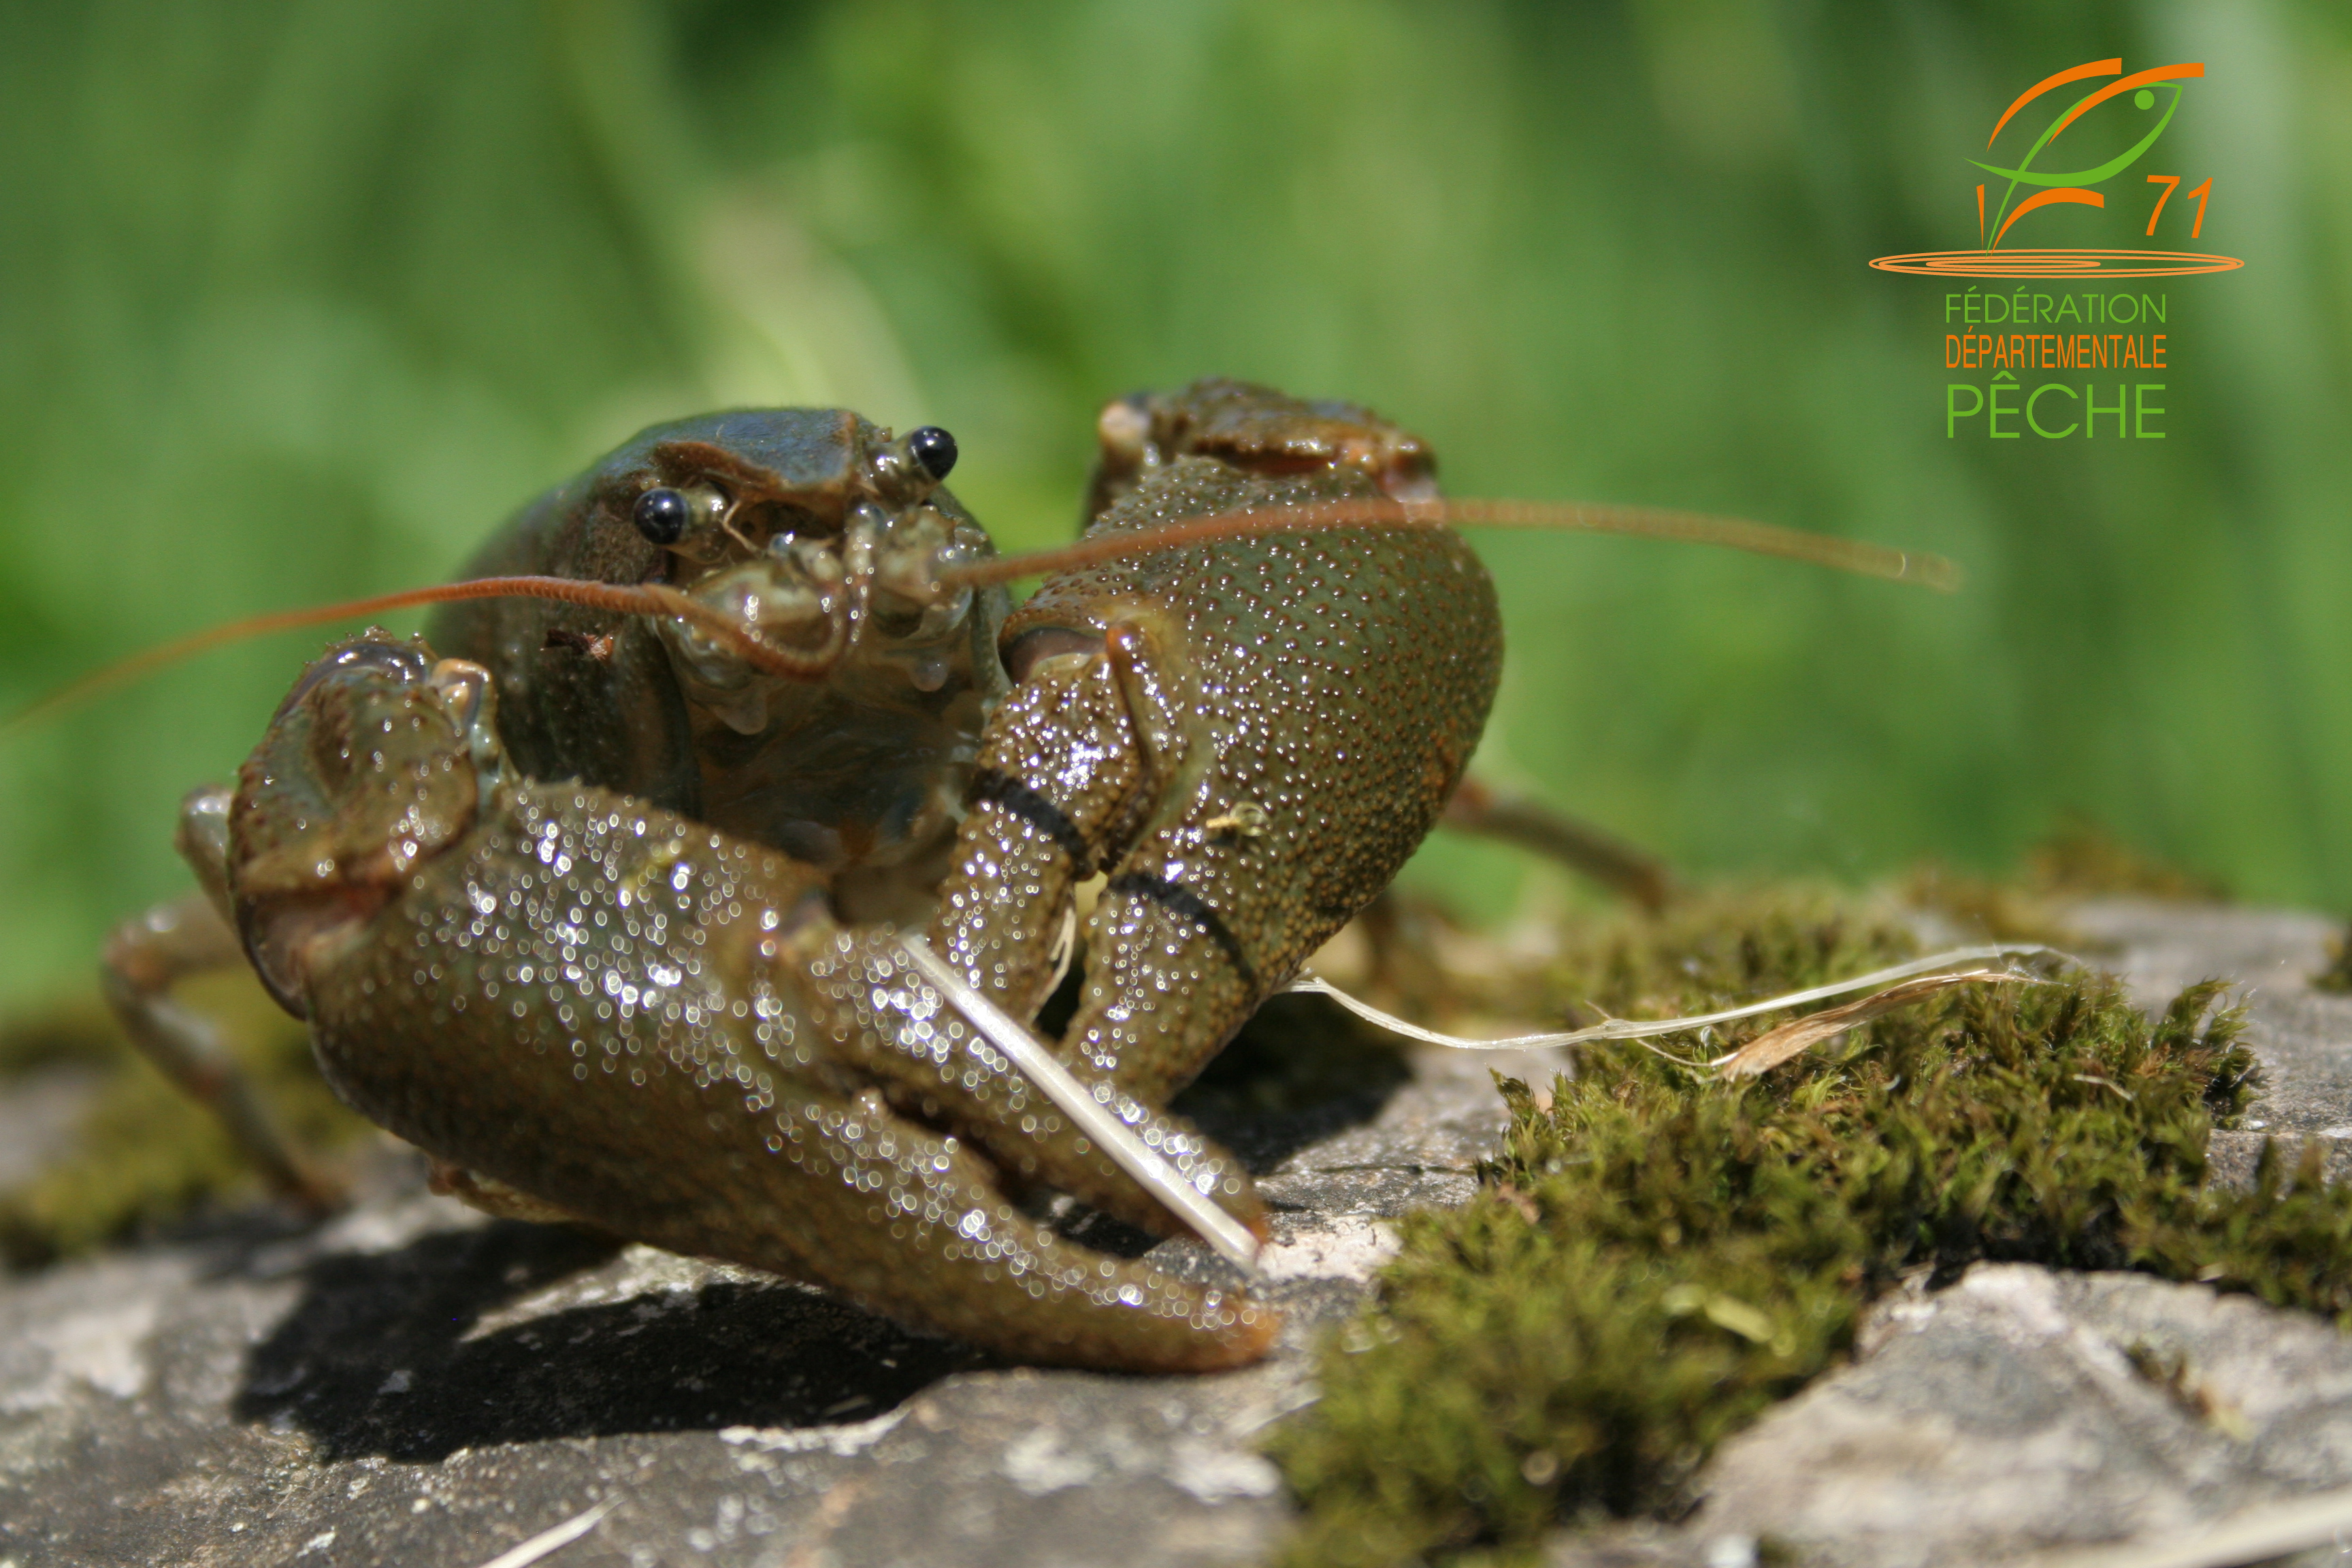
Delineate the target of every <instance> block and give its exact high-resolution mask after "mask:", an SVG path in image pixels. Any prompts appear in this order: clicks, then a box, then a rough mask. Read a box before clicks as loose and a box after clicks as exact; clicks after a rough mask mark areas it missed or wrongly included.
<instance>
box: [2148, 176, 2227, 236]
mask: <svg viewBox="0 0 2352 1568" xmlns="http://www.w3.org/2000/svg"><path fill="white" fill-rule="evenodd" d="M2147 183H2148V184H2151V185H2162V186H2163V187H2164V195H2160V196H2158V197H2157V198H2156V210H2155V211H2154V212H2152V213H2150V214H2148V215H2147V232H2148V233H2149V234H2151V235H2153V234H2154V233H2156V220H2157V219H2158V218H2160V217H2162V216H2164V204H2165V203H2167V202H2168V201H2170V200H2171V199H2172V193H2173V192H2175V191H2177V190H2179V188H2180V176H2179V175H2178V174H2150V175H2149V176H2148V177H2147ZM2212 190H2213V182H2212V181H2211V180H2210V178H2209V179H2207V180H2206V182H2205V183H2204V184H2201V185H2200V186H2198V187H2197V188H2196V189H2195V190H2193V191H2190V192H2189V195H2192V196H2195V197H2196V198H2197V221H2196V222H2195V223H2193V224H2191V225H2189V238H2191V239H2195V238H2196V237H2198V236H2199V235H2200V234H2201V233H2203V232H2204V229H2205V198H2206V197H2207V196H2208V195H2211V194H2212Z"/></svg>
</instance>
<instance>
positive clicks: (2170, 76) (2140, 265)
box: [1871, 58, 2245, 278]
mask: <svg viewBox="0 0 2352 1568" xmlns="http://www.w3.org/2000/svg"><path fill="white" fill-rule="evenodd" d="M2204 74H2205V68H2204V66H2203V65H2201V64H2197V63H2186V64H2181V65H2169V66H2154V67H2151V68H2148V69H2147V70H2143V71H2134V72H2133V73H2132V74H2131V75H2129V76H2126V75H2124V62H2123V60H2122V59H2121V58H2115V59H2109V60H2089V61H2085V62H2084V64H2082V65H2079V66H2074V67H2070V68H2067V69H2065V70H2062V71H2060V72H2058V73H2057V74H2056V75H2055V76H2052V77H2046V78H2044V79H2042V80H2041V81H2038V82H2036V83H2034V84H2033V85H2032V87H2030V88H2027V89H2025V90H2024V91H2023V92H2022V93H2020V94H2019V95H2018V97H2017V100H2016V101H2014V102H2012V103H2011V105H2010V106H2009V107H2008V108H2007V109H2005V110H2002V111H2001V115H2000V119H1999V120H1996V121H1993V127H1992V134H1991V135H1990V136H1988V137H1986V138H1985V145H1984V151H1985V153H1986V154H1987V156H1988V157H1990V156H1991V155H1992V149H1993V144H1994V143H1995V142H1998V141H2000V133H2001V132H2002V131H2004V130H2005V129H2007V128H2008V126H2009V124H2010V122H2011V121H2013V120H2015V119H2017V116H2018V111H2019V110H2022V109H2024V108H2025V107H2026V106H2027V105H2028V104H2031V103H2032V102H2033V101H2034V100H2037V99H2040V98H2041V97H2042V95H2043V94H2045V93H2048V92H2052V91H2054V90H2055V89H2059V88H2062V87H2065V86H2067V85H2069V84H2070V83H2074V82H2080V81H2088V80H2092V79H2096V78H2099V77H2115V78H2116V80H2114V81H2111V82H2108V83H2106V84H2105V86H2102V87H2097V88H2095V89H2092V90H2091V91H2090V92H2088V93H2085V94H2084V95H2083V96H2082V97H2080V98H2077V99H2076V100H2074V102H2073V103H2071V104H2068V105H2067V106H2066V107H2065V108H2064V109H2063V110H2060V111H2058V112H2056V113H2054V114H2053V115H2052V116H2051V117H2050V120H2049V123H2048V124H2047V125H2046V126H2045V127H2044V128H2043V129H2042V133H2041V134H2040V135H2039V136H2037V137H2035V138H2034V140H2033V142H2032V145H2031V146H2029V147H2027V148H2026V150H2025V152H2024V153H2023V155H2022V156H2020V157H2017V158H2016V159H2015V160H2014V162H2013V164H2011V165H2008V166H2004V165H2003V164H2000V163H1987V162H1985V161H1984V160H1982V159H1978V158H1970V159H1969V160H1968V162H1969V164H1970V165H1971V166H1973V167H1975V168H1978V169H1981V170H1982V171H1984V172H1985V173H1986V174H1990V175H1992V176H1993V177H1994V179H1996V180H1998V181H2000V182H2002V184H2001V186H2000V200H1999V203H1998V204H1997V205H1996V206H1995V208H1994V210H1993V212H1992V213H1991V215H1990V216H1987V215H1986V212H1985V193H1986V190H1987V188H1988V187H1987V185H1985V184H1979V185H1978V186H1977V193H1976V194H1977V244H1978V248H1977V249H1975V250H1930V251H1919V252H1916V253H1914V254H1911V255H1907V256H1882V257H1879V258H1875V259H1874V260H1873V261H1872V262H1871V265H1872V266H1873V267H1875V268H1879V269H1880V270H1881V271H1885V272H1917V273H1926V274H1928V275H1931V276H1935V277H1942V278H2064V277H2075V276H2084V275H2089V274H2096V275H2098V276H2100V277H2102V278H2169V277H2178V276H2179V275H2182V274H2185V273H2190V272H2226V271H2229V270H2230V269H2231V268H2238V267H2243V266H2244V265H2245V263H2244V262H2242V261H2241V260H2239V259H2237V258H2235V257H2230V256H2209V255H2205V254H2202V253H2200V252H2196V251H2182V250H2155V249H2128V250H2126V249H2097V248H2084V247H2064V248H2060V247H2039V248H2035V247H2022V246H2008V247H2005V248H2004V242H2005V241H2006V240H2007V239H2008V238H2009V236H2010V231H2011V229H2013V228H2015V227H2016V226H2017V225H2018V221H2019V220H2020V219H2021V218H2023V217H2025V216H2028V215H2029V214H2032V213H2036V212H2040V211H2042V210H2043V209H2044V208H2047V207H2052V206H2057V205H2080V206H2087V207H2100V208H2105V206H2106V205H2107V195H2106V193H2105V192H2101V191H2099V190H2096V189H2095V188H2094V187H2095V186H2098V185H2101V184H2105V183H2106V182H2108V181H2110V180H2113V179H2115V178H2116V176H2117V175H2119V174H2123V173H2124V172H2125V171H2126V170H2128V169H2130V168H2131V167H2133V165H2135V164H2137V163H2139V161H2140V160H2141V159H2143V158H2145V157H2147V154H2148V153H2149V152H2150V151H2151V150H2152V149H2154V147H2155V146H2156V144H2157V142H2158V140H2159V139H2160V138H2161V137H2162V136H2163V135H2164V132H2165V130H2166V128H2167V127H2168V126H2169V125H2171V123H2172V117H2173V115H2174V113H2175V112H2176V111H2178V110H2179V108H2180V98H2181V93H2182V90H2183V89H2182V85H2181V84H2182V83H2184V82H2188V81H2192V80H2195V79H2199V78H2201V77H2202V76H2204ZM2126 93H2128V94H2130V95H2131V96H2130V98H2129V99H2128V100H2127V101H2128V103H2129V105H2130V110H2129V111H2128V112H2136V113H2137V114H2140V115H2147V114H2150V113H2153V112H2154V111H2155V110H2156V108H2157V104H2158V100H2159V97H2161V98H2162V100H2163V104H2164V111H2163V113H2162V114H2160V115H2158V117H2157V120H2156V123H2155V124H2154V125H2152V126H2150V127H2149V128H2148V129H2147V132H2146V134H2144V135H2142V136H2141V137H2140V138H2139V139H2138V140H2137V141H2136V142H2133V143H2132V144H2131V145H2130V146H2128V147H2126V148H2125V149H2124V150H2123V151H2122V152H2120V153H2116V155H2115V156H2114V157H2112V158H2109V159H2107V160H2106V161H2105V162H2104V163H2095V164H2092V165H2089V166H2087V167H2084V168H2079V169H2067V170H2063V171H2057V172H2053V171H2048V170H2044V169H2040V168H2037V167H2036V166H2035V165H2036V163H2038V162H2039V161H2040V160H2041V159H2042V155H2043V154H2044V153H2048V152H2049V151H2050V148H2051V145H2052V143H2053V142H2056V141H2057V140H2058V138H2059V137H2060V136H2062V135H2063V134H2064V132H2065V131H2066V129H2067V127H2069V126H2071V125H2073V124H2074V123H2075V122H2076V121H2079V120H2081V119H2082V118H2083V117H2084V115H2086V114H2088V113H2090V112H2091V111H2092V110H2095V109H2097V108H2098V107H2099V106H2100V105H2102V104H2105V103H2107V102H2109V101H2110V100H2115V99H2117V98H2121V97H2123V96H2124V95H2125V94H2126ZM2029 123H2030V121H2029ZM2024 128H2025V127H2024V126H2022V125H2021V128H2020V129H2021V132H2022V130H2023V129H2024ZM2014 141H2015V139H2014V138H2012V144H2014ZM2181 178H2182V176H2180V175H2179V174H2149V175H2147V184H2151V185H2161V186H2163V187H2164V188H2163V189H2162V190H2161V191H2160V192H2158V193H2157V194H2156V205H2155V209H2154V210H2153V211H2152V212H2150V213H2149V214H2148V219H2147V230H2146V235H2147V237H2149V238H2153V237H2155V235H2156V230H2157V225H2158V223H2159V222H2161V221H2162V220H2163V218H2164V211H2165V204H2166V203H2168V201H2170V200H2171V199H2172V195H2173V193H2174V192H2175V191H2178V190H2179V187H2180V182H2181ZM2021 186H2022V187H2031V194H2030V195H2026V196H2025V197H2024V199H2022V200H2020V199H2018V191H2019V188H2020V187H2021ZM2124 189H2125V190H2126V191H2128V190H2130V189H2132V187H2131V186H2130V185H2128V184H2126V186H2125V187H2124ZM2212 193H2213V182H2212V180H2211V179H2210V178H2209V179H2207V180H2206V181H2205V182H2204V184H2200V185H2198V186H2196V187H2194V188H2193V189H2190V190H2189V191H2185V192H2182V193H2181V205H2182V207H2183V208H2184V209H2185V208H2186V207H2187V205H2188V204H2189V200H2190V198H2192V197H2193V198H2195V200H2196V203H2197V208H2196V215H2195V216H2194V217H2193V219H2191V221H2190V224H2189V238H2191V239H2195V238H2197V237H2200V235H2201V234H2203V232H2204V229H2205V204H2206V202H2207V200H2208V199H2209V198H2210V196H2211V195H2212ZM2179 216H2181V215H2179V214H2176V216H2175V224H2176V226H2177V225H2178V222H2179Z"/></svg>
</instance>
